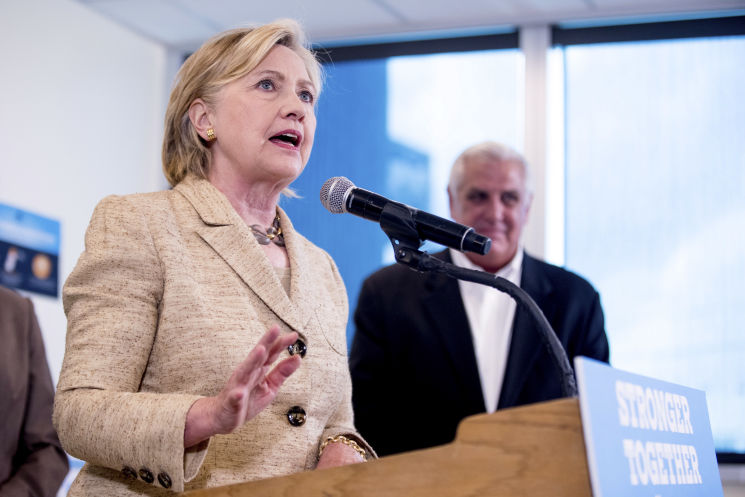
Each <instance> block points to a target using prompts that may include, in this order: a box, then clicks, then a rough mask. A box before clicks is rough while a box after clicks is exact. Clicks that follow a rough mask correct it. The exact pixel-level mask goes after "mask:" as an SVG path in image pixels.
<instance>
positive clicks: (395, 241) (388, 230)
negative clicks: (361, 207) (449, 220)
mask: <svg viewBox="0 0 745 497" xmlns="http://www.w3.org/2000/svg"><path fill="white" fill-rule="evenodd" d="M379 223H380V228H381V229H382V230H383V232H384V233H385V234H386V235H387V236H388V239H389V240H390V241H391V244H392V245H393V254H394V257H395V258H396V262H398V263H400V264H403V265H405V266H409V267H410V268H412V269H415V270H417V271H426V270H427V269H425V268H423V267H420V265H421V262H422V256H428V254H426V253H424V252H422V251H420V250H419V247H421V246H422V240H421V239H420V238H419V232H418V231H417V224H416V221H414V216H413V215H412V212H411V210H410V209H408V208H407V207H406V206H405V205H402V204H397V203H395V202H388V203H387V204H386V205H385V206H384V207H383V210H382V211H381V213H380V221H379Z"/></svg>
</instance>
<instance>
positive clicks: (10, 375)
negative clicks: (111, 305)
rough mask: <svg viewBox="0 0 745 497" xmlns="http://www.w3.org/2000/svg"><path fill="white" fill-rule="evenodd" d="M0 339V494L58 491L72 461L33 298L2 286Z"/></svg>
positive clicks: (7, 496)
mask: <svg viewBox="0 0 745 497" xmlns="http://www.w3.org/2000/svg"><path fill="white" fill-rule="evenodd" d="M0 343H2V346H0V399H2V402H0V495H2V496H3V497H21V496H23V497H27V496H39V497H42V496H50V497H53V496H54V495H56V494H57V489H59V487H60V484H61V483H62V480H64V478H65V475H67V468H68V464H67V455H65V453H64V452H63V450H62V446H61V445H60V442H59V439H58V438H57V432H56V431H54V427H53V426H52V402H53V398H54V387H53V385H52V377H51V376H50V374H49V366H47V358H46V355H45V353H44V343H43V342H42V337H41V332H40V330H39V324H38V323H37V321H36V315H35V314H34V307H33V304H32V303H31V301H30V300H29V299H26V298H23V297H21V296H20V295H18V294H16V293H15V292H13V291H12V290H9V289H7V288H4V287H1V286H0Z"/></svg>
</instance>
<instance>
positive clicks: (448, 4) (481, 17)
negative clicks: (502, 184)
mask: <svg viewBox="0 0 745 497" xmlns="http://www.w3.org/2000/svg"><path fill="white" fill-rule="evenodd" d="M77 1H78V2H79V3H81V4H83V5H85V6H86V7H88V8H90V9H92V10H94V11H96V12H98V13H100V14H101V15H103V16H105V17H107V18H110V19H112V20H114V21H115V22H117V23H118V24H121V25H124V26H126V27H128V28H130V29H132V30H133V31H135V32H137V33H139V34H141V35H143V36H146V37H148V38H150V39H153V40H155V41H157V42H159V43H162V44H164V45H167V46H169V47H172V48H175V49H180V50H185V51H189V50H193V49H195V48H196V47H198V46H199V45H200V44H201V43H202V42H203V41H204V40H206V39H207V38H208V37H210V36H212V35H213V34H216V33H218V32H220V31H223V30H225V29H229V28H233V27H238V26H244V25H253V24H261V23H265V22H268V21H272V20H274V19H277V18H280V17H292V18H295V19H297V20H299V21H300V22H301V23H302V25H303V26H304V28H305V30H306V32H307V33H308V35H309V38H310V40H311V41H312V42H313V43H317V44H322V45H327V46H332V45H338V44H345V43H350V42H352V43H353V42H370V41H374V40H381V41H383V40H385V41H392V40H400V39H411V37H412V36H419V37H425V36H432V35H434V34H437V33H440V32H446V33H451V34H453V33H478V32H486V31H494V30H498V29H499V28H500V27H504V26H509V25H530V24H539V23H540V24H543V23H559V22H571V21H583V20H595V19H608V18H610V19H613V18H615V19H618V18H629V17H646V16H662V17H665V16H668V15H671V14H681V15H683V16H684V17H685V16H689V15H691V14H693V15H696V16H699V15H702V14H703V15H706V14H707V13H712V12H717V11H731V10H739V9H744V8H745V0H284V1H281V2H278V1H256V0H252V1H250V0H77Z"/></svg>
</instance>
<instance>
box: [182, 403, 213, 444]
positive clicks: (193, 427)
mask: <svg viewBox="0 0 745 497" xmlns="http://www.w3.org/2000/svg"><path fill="white" fill-rule="evenodd" d="M213 400H214V398H213V397H202V398H201V399H197V401H196V402H194V403H193V404H192V405H191V407H190V408H189V411H188V412H187V413H186V424H185V426H184V448H188V447H191V446H193V445H196V444H198V443H199V442H201V441H203V440H207V439H208V438H210V437H211V436H212V435H214V434H215V431H214V423H213V416H212V407H213V406H212V401H213Z"/></svg>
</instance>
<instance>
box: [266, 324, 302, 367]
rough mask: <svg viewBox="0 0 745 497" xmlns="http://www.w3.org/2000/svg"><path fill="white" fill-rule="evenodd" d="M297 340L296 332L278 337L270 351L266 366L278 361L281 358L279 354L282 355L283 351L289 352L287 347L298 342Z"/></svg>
mask: <svg viewBox="0 0 745 497" xmlns="http://www.w3.org/2000/svg"><path fill="white" fill-rule="evenodd" d="M297 338H298V334H297V333H296V332H294V331H293V332H292V333H287V334H285V335H282V336H280V337H278V338H277V340H275V341H274V343H273V344H272V346H271V348H270V349H269V352H268V357H267V359H266V364H272V363H273V362H274V361H276V360H277V357H279V354H281V353H282V351H284V350H287V347H289V346H290V345H292V344H293V343H295V342H296V341H297Z"/></svg>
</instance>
